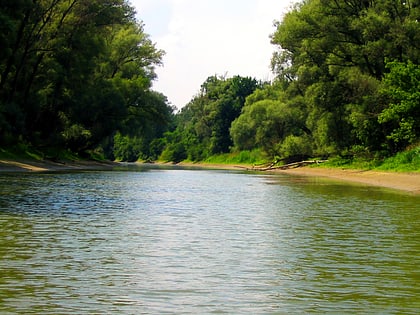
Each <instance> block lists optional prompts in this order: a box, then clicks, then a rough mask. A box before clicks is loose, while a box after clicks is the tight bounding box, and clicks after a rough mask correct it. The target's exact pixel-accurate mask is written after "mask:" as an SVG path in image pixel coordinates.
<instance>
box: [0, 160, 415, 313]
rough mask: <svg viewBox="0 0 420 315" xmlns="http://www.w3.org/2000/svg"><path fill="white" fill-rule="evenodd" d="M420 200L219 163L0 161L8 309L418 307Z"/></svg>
mask: <svg viewBox="0 0 420 315" xmlns="http://www.w3.org/2000/svg"><path fill="white" fill-rule="evenodd" d="M419 201H420V198H419V197H418V196H412V195H408V194H403V193H398V192H394V191H390V190H384V189H380V188H373V187H369V186H360V185H348V184H343V183H337V182H331V181H326V180H321V179H308V178H304V177H289V176H285V175H264V174H255V173H239V172H229V171H214V170H213V171H209V170H184V169H153V168H146V169H140V170H137V171H132V170H131V171H114V172H81V173H38V174H31V173H28V174H0V274H1V276H0V313H1V314H105V313H108V314H189V313H190V314H290V313H294V314H302V313H311V314H316V313H318V314H325V313H334V314H364V313H369V314H375V313H376V314H418V313H419V312H420V291H419V289H418V283H420V270H419V265H420V258H419V257H420V242H419V239H420V238H419V237H420V212H419V206H418V205H419Z"/></svg>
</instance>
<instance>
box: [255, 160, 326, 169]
mask: <svg viewBox="0 0 420 315" xmlns="http://www.w3.org/2000/svg"><path fill="white" fill-rule="evenodd" d="M327 161H328V160H312V161H301V162H294V163H289V164H285V165H279V166H276V163H271V164H270V165H269V166H267V167H254V166H253V167H252V168H251V170H254V171H271V170H279V169H280V170H286V169H289V168H297V167H302V166H306V165H310V164H320V163H324V162H327Z"/></svg>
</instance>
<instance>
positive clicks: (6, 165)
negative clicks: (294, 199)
mask: <svg viewBox="0 0 420 315" xmlns="http://www.w3.org/2000/svg"><path fill="white" fill-rule="evenodd" d="M118 165H120V164H119V163H114V162H96V161H65V162H54V161H47V160H44V161H32V160H31V161H29V160H27V161H13V160H0V172H42V171H71V170H75V171H77V170H79V171H82V170H112V169H113V168H114V167H116V166H118ZM179 165H180V166H187V167H197V168H211V169H231V170H241V169H242V170H244V169H246V168H247V166H244V165H226V164H207V163H180V164H179ZM269 173H277V174H292V175H299V176H312V177H327V178H332V179H335V180H341V181H349V182H355V183H363V184H367V185H372V186H378V187H386V188H391V189H397V190H402V191H407V192H410V193H413V194H420V173H395V172H377V171H360V170H342V169H336V168H324V167H299V168H294V169H287V170H272V171H269Z"/></svg>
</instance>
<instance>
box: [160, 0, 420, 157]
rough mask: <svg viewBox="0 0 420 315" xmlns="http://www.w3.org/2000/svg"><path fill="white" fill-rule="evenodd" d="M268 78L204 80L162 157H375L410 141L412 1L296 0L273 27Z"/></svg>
mask: <svg viewBox="0 0 420 315" xmlns="http://www.w3.org/2000/svg"><path fill="white" fill-rule="evenodd" d="M271 40H272V43H273V44H274V45H276V46H277V47H278V50H277V52H276V53H275V54H274V55H273V58H272V68H273V71H274V73H275V74H276V79H275V80H274V82H272V83H269V84H268V83H261V82H260V83H259V82H256V81H255V80H254V79H251V78H241V77H234V78H230V79H227V78H222V77H210V78H209V79H208V80H207V81H206V82H204V84H203V85H202V88H201V93H200V94H199V95H197V96H196V97H194V98H193V100H192V101H191V102H190V103H189V104H187V105H186V107H184V108H183V110H182V111H181V112H180V113H179V114H177V117H176V124H177V127H176V129H175V130H174V131H173V132H170V133H167V134H166V137H165V138H164V139H163V141H164V142H165V149H164V151H163V154H162V159H164V160H172V161H178V160H182V159H190V160H202V159H206V158H207V157H209V156H211V155H214V154H218V153H227V152H232V151H241V150H255V149H258V150H262V151H263V152H264V153H265V154H266V156H267V157H268V158H293V157H299V158H301V157H306V156H330V155H346V156H348V155H352V156H354V155H357V156H364V157H384V156H388V155H393V154H395V153H396V152H398V151H401V150H404V149H405V148H407V147H409V146H410V145H411V146H415V145H418V143H419V141H420V2H419V1H418V0H404V1H396V0H380V1H379V0H354V1H353V0H345V1H344V0H306V1H302V2H301V3H299V4H297V5H295V7H294V8H293V9H292V10H291V11H290V12H289V13H288V14H286V16H285V17H284V19H283V20H282V21H281V22H278V23H276V31H275V33H274V34H272V37H271Z"/></svg>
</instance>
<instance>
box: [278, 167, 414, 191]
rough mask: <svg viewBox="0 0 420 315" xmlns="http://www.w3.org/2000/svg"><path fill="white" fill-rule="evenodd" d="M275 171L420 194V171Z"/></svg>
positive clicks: (310, 169) (329, 169)
mask: <svg viewBox="0 0 420 315" xmlns="http://www.w3.org/2000/svg"><path fill="white" fill-rule="evenodd" d="M275 172H279V173H286V174H295V175H304V176H315V177H328V178H332V179H335V180H342V181H348V182H355V183H362V184H367V185H371V186H378V187H386V188H391V189H397V190H403V191H407V192H410V193H413V194H420V173H396V172H378V171H361V170H342V169H335V168H323V167H322V168H321V167H320V168H313V167H301V168H294V169H289V170H276V171H275Z"/></svg>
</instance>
